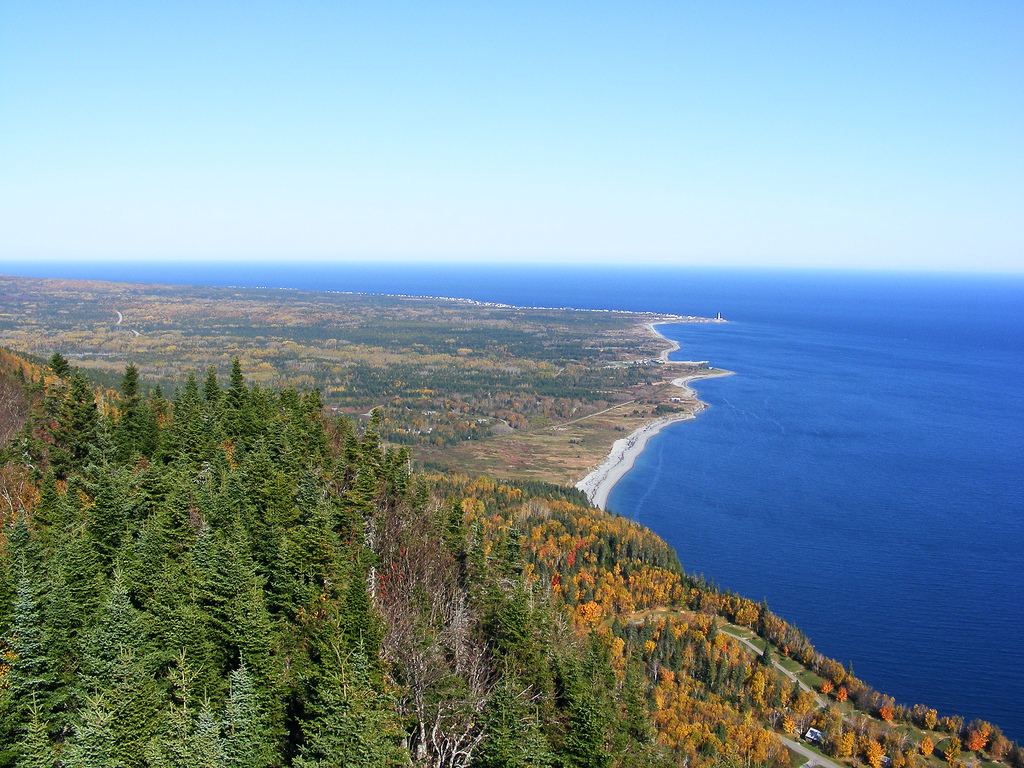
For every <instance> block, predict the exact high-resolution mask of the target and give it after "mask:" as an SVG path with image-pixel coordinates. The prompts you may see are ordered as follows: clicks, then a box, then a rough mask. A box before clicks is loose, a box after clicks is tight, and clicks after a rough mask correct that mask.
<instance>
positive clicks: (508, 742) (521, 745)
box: [472, 670, 555, 768]
mask: <svg viewBox="0 0 1024 768" xmlns="http://www.w3.org/2000/svg"><path fill="white" fill-rule="evenodd" d="M530 693H531V691H530V689H529V688H523V687H522V686H521V685H520V684H517V681H516V680H515V678H514V676H513V675H511V674H510V673H509V672H508V670H506V672H505V674H504V675H503V676H502V680H501V682H500V683H499V684H498V685H497V686H496V687H495V689H494V691H493V693H492V694H491V698H490V700H489V701H488V702H487V709H486V710H485V711H484V733H485V736H484V739H483V741H482V742H481V743H480V745H479V746H478V747H477V749H476V751H475V752H474V753H473V762H472V766H473V768H541V766H553V765H555V758H554V755H553V754H552V752H551V750H550V748H549V747H548V743H547V740H546V739H545V738H544V734H543V733H542V732H541V729H540V723H539V719H538V712H537V710H536V708H535V707H534V706H533V705H532V704H531V703H530V700H529V696H530Z"/></svg>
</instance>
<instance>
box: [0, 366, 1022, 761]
mask: <svg viewBox="0 0 1024 768" xmlns="http://www.w3.org/2000/svg"><path fill="white" fill-rule="evenodd" d="M0 369H2V374H0V420H2V423H0V436H2V437H3V438H4V440H5V446H4V448H3V455H2V457H0V458H2V469H0V493H2V499H0V515H2V516H3V517H2V523H3V525H2V534H0V638H2V639H0V656H2V662H0V766H4V767H6V766H17V767H18V768H29V767H31V768H42V767H44V766H45V767H46V768H53V767H54V766H65V767H66V768H80V767H81V768H100V767H102V768H115V767H118V766H121V767H124V768H128V767H129V766H131V767H135V766H152V767H153V768H163V767H164V766H181V767H182V768H184V767H185V766H188V767H189V768H192V767H202V766H210V767H211V768H212V767H213V766H218V767H219V766H238V767H242V766H245V767H247V768H248V767H250V766H251V767H253V768H256V767H257V766H297V767H301V768H313V767H317V768H327V767H328V766H407V765H417V766H438V767H441V766H443V767H446V768H447V767H449V766H451V767H455V766H485V767H487V768H492V767H494V768H496V767H497V766H550V767H552V768H555V767H562V766H564V767H566V768H569V767H570V766H573V767H574V766H580V767H583V766H587V767H590V766H594V767H597V766H609V767H610V766H623V767H626V766H668V765H688V766H712V765H722V766H740V765H743V766H750V765H759V766H760V765H765V766H768V765H779V766H786V765H789V764H790V756H789V753H788V752H787V750H786V748H785V746H784V742H783V740H782V739H783V738H784V737H785V735H786V734H793V733H796V732H797V731H800V732H803V730H804V729H805V728H806V727H808V726H810V725H816V726H819V727H820V728H821V729H822V730H823V732H824V738H825V739H826V743H825V745H824V749H825V751H826V752H827V754H830V755H832V756H833V757H835V758H836V759H847V760H857V759H862V760H863V761H864V762H866V763H867V764H869V765H874V766H876V768H877V766H880V765H882V760H883V757H885V758H887V759H889V760H891V761H892V763H891V764H892V765H893V766H895V768H903V767H904V766H909V767H910V768H916V767H918V766H924V765H926V764H927V762H928V761H929V760H934V759H935V758H934V757H932V756H930V753H931V750H932V747H933V739H932V737H930V736H925V739H927V741H928V744H927V745H926V744H924V740H919V738H918V737H915V736H912V735H908V734H909V733H910V728H909V727H910V726H913V727H915V728H924V729H926V730H927V731H928V733H929V734H932V733H934V734H938V735H936V736H935V740H939V739H940V738H941V734H943V733H944V734H945V739H946V740H945V741H944V742H941V746H940V747H939V750H940V751H944V754H945V755H946V757H947V760H949V761H950V762H953V760H951V759H950V758H949V755H950V754H951V753H952V752H953V750H954V747H955V751H956V758H955V759H956V760H961V761H964V762H966V761H968V760H969V759H970V757H969V756H968V755H966V754H964V755H961V746H962V747H963V749H964V750H965V751H966V750H968V749H973V750H974V754H976V755H977V756H978V757H979V758H981V759H985V760H993V759H998V760H1007V761H1009V762H1011V763H1013V764H1015V765H1020V763H1021V752H1020V749H1019V748H1018V747H1017V746H1016V745H1013V744H1011V743H1009V742H1008V741H1007V740H1006V739H1005V738H1003V737H1002V734H1001V733H999V732H998V728H996V727H995V726H992V725H990V724H988V723H978V722H974V723H969V724H964V723H963V721H962V720H960V721H957V720H956V719H955V718H950V717H946V718H941V719H937V718H936V716H935V712H934V710H928V709H927V708H926V707H923V706H918V707H913V708H912V707H904V706H894V702H893V701H892V700H891V699H889V698H888V697H885V696H881V695H880V694H878V693H876V692H875V691H873V690H872V689H870V688H869V687H868V686H867V685H865V684H864V683H863V682H861V681H859V680H858V679H857V678H856V677H855V676H854V674H853V671H852V670H848V669H844V667H843V666H842V665H840V664H837V663H836V662H834V661H832V660H830V659H826V658H824V657H822V656H821V655H820V654H817V653H816V652H815V651H814V648H813V646H812V645H811V644H810V642H809V641H808V640H807V638H806V637H804V636H803V635H802V634H801V633H800V632H799V631H798V630H796V629H795V628H793V627H791V626H789V625H788V624H786V623H785V622H784V621H782V620H781V619H779V618H778V617H775V616H774V615H772V614H771V613H770V611H769V610H768V608H767V606H765V605H763V604H762V605H758V604H756V603H752V602H751V601H749V600H746V599H743V598H740V597H738V596H736V595H731V594H729V593H726V592H722V591H720V590H718V589H716V588H715V587H714V585H712V584H708V583H707V582H705V581H704V580H703V579H695V578H693V577H690V576H687V575H686V574H685V573H684V571H683V569H682V567H681V566H680V563H679V560H678V559H677V557H676V554H675V553H674V552H673V551H672V550H671V548H669V547H668V546H667V545H665V544H664V542H662V541H661V540H660V539H658V538H657V537H656V536H655V535H654V534H652V533H651V532H649V531H647V530H646V529H644V528H642V527H640V526H638V525H636V524H634V523H632V522H630V521H628V520H624V519H621V518H618V517H616V516H614V515H609V514H606V513H603V512H601V511H599V510H596V509H594V508H592V507H590V505H589V504H588V503H587V501H586V499H585V498H584V497H583V496H582V495H581V494H580V493H579V492H577V491H575V490H573V489H566V488H561V487H558V486H551V485H547V484H544V483H539V482H523V481H520V482H511V481H510V482H505V483H503V482H500V481H498V480H495V479H492V478H489V477H470V476H466V475H461V474H458V473H456V472H448V473H444V474H437V475H426V474H415V473H413V472H412V471H411V462H410V458H409V454H408V453H407V451H406V450H405V449H395V448H389V447H387V446H385V445H384V444H382V441H381V439H380V438H379V436H378V435H379V429H380V423H379V420H378V418H377V417H373V418H370V419H369V420H368V421H367V422H365V423H362V424H357V423H353V422H352V421H350V420H348V419H346V418H344V417H333V416H331V417H329V416H327V415H325V410H324V408H323V405H322V403H321V400H320V396H319V394H318V392H317V391H315V390H314V391H306V392H298V391H296V390H294V389H285V390H283V391H278V392H275V391H269V390H267V389H262V388H260V387H259V386H250V385H249V384H248V383H247V381H246V378H245V372H244V370H243V369H242V367H241V365H240V364H239V363H238V361H237V360H236V361H235V364H234V366H233V367H232V370H231V374H230V378H229V380H228V381H218V378H217V376H216V373H215V372H214V371H213V370H211V371H210V372H209V373H208V374H207V375H206V376H205V377H203V376H196V375H190V376H189V377H188V379H187V381H186V382H185V383H184V384H183V385H182V386H181V387H180V389H178V390H177V391H175V392H174V393H171V394H169V395H165V394H164V393H163V392H161V391H160V390H159V388H146V387H144V385H143V383H142V382H141V381H140V379H139V375H138V371H137V369H136V368H135V367H134V366H128V368H127V369H126V370H125V372H124V375H123V378H122V381H121V384H120V387H119V389H118V390H117V391H114V390H106V389H102V388H96V387H95V386H94V385H93V384H92V383H91V382H90V381H89V380H88V379H87V378H86V376H85V375H84V374H83V373H82V372H81V371H79V370H77V369H75V368H74V367H72V366H71V365H70V364H69V363H68V361H67V360H66V359H64V358H63V357H61V356H60V355H54V356H53V358H52V359H51V360H50V361H49V364H48V365H42V364H39V363H35V362H33V361H31V360H28V359H25V358H22V357H17V356H15V355H12V354H9V353H7V352H3V353H2V357H0ZM144 389H145V391H143V390H144ZM740 630H744V631H752V632H751V636H752V637H754V638H755V640H756V641H757V642H753V643H752V642H750V641H743V640H742V639H741V638H740V637H738V636H736V635H735V632H737V631H740ZM758 642H759V643H760V644H759V645H758ZM780 659H782V660H786V661H789V660H793V662H794V666H795V665H796V664H799V665H801V668H804V669H806V670H807V673H808V674H809V675H817V677H816V678H813V679H814V680H815V681H816V682H815V685H814V686H813V687H812V686H810V685H808V684H807V682H806V680H804V679H802V678H797V677H795V676H794V675H793V674H791V673H789V674H787V672H786V668H785V667H784V666H783V665H782V664H780V661H779V660H780ZM817 681H820V685H818V684H817ZM840 691H841V693H840ZM853 702H856V704H857V707H858V709H856V710H850V709H848V707H849V706H850V705H851V704H852V703H853ZM943 721H946V722H943ZM901 723H902V724H904V725H906V726H908V727H907V728H903V729H899V728H896V727H894V726H896V725H899V724H901ZM943 729H945V730H944V731H943ZM922 732H923V731H922ZM914 733H917V731H914ZM981 733H983V734H984V738H981V737H980V736H979V734H981ZM900 734H902V736H901V735H900ZM972 738H973V741H971V739H972ZM954 740H955V742H956V743H955V744H954ZM926 749H927V754H926V753H925V750H926Z"/></svg>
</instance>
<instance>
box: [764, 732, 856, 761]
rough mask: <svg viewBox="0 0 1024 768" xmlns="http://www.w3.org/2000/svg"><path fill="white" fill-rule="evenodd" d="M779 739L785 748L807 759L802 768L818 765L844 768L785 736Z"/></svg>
mask: <svg viewBox="0 0 1024 768" xmlns="http://www.w3.org/2000/svg"><path fill="white" fill-rule="evenodd" d="M779 738H780V739H782V743H783V744H785V745H786V746H787V747H789V748H790V749H792V750H793V751H794V752H796V753H797V754H800V755H803V756H804V757H806V758H807V764H806V765H805V766H804V768H810V767H811V766H812V765H820V766H824V768H844V766H842V765H840V764H839V763H834V762H832V761H831V760H829V759H828V758H827V757H825V756H824V755H819V754H818V753H817V752H815V751H814V750H812V749H809V748H808V747H806V746H804V745H803V744H801V743H800V742H799V741H796V740H795V739H787V738H786V737H785V736H780V737H779Z"/></svg>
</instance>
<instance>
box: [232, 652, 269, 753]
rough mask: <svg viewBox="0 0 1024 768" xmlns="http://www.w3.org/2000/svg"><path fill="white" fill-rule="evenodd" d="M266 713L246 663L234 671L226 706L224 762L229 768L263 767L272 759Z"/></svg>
mask: <svg viewBox="0 0 1024 768" xmlns="http://www.w3.org/2000/svg"><path fill="white" fill-rule="evenodd" d="M264 720H265V717H264V715H263V712H262V711H261V707H260V704H259V700H258V697H257V694H256V691H255V690H254V689H253V684H252V678H251V677H250V676H249V672H248V670H247V669H246V668H245V664H244V663H243V664H241V665H240V666H239V667H238V669H236V670H234V671H233V672H232V673H231V685H230V689H229V692H228V700H227V703H226V704H225V706H224V719H223V725H222V729H223V734H224V738H223V744H224V764H225V765H226V766H228V768H261V766H264V765H267V763H268V762H269V752H270V750H269V748H268V747H269V745H268V744H266V743H265V741H264V737H265V736H266V735H267V734H266V731H265V723H264Z"/></svg>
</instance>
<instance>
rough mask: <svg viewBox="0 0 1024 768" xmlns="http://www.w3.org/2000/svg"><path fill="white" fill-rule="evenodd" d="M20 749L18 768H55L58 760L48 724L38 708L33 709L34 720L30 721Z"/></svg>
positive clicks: (16, 764)
mask: <svg viewBox="0 0 1024 768" xmlns="http://www.w3.org/2000/svg"><path fill="white" fill-rule="evenodd" d="M19 747H20V748H19V750H18V760H17V762H16V763H15V766H16V768H53V764H54V762H55V761H56V759H57V758H56V756H55V755H54V753H53V745H52V744H51V743H50V736H49V734H48V733H47V729H46V724H45V722H44V721H43V720H40V718H39V708H38V707H35V706H33V707H32V719H31V720H29V723H28V728H27V730H26V732H25V738H24V739H22V741H21V744H20V745H19Z"/></svg>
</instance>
